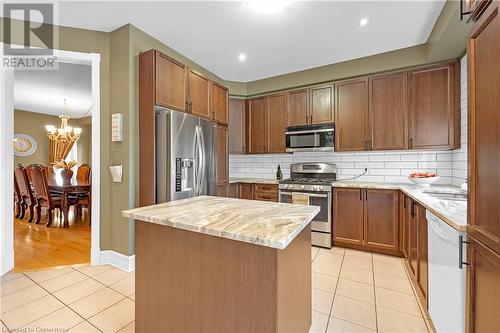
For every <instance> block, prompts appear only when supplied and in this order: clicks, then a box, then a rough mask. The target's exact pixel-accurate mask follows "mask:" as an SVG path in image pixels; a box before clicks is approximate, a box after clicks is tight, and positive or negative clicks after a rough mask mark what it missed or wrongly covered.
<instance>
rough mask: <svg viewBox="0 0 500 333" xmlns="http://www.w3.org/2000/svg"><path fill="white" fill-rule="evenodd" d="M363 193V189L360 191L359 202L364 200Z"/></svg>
mask: <svg viewBox="0 0 500 333" xmlns="http://www.w3.org/2000/svg"><path fill="white" fill-rule="evenodd" d="M361 192H363V190H362V189H360V190H359V200H360V201H361V200H363V196H362V194H361Z"/></svg>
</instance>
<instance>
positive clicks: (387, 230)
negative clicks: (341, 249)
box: [333, 188, 400, 255]
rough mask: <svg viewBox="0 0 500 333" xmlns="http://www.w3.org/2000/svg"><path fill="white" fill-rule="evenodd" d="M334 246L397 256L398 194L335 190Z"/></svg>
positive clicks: (377, 191)
mask: <svg viewBox="0 0 500 333" xmlns="http://www.w3.org/2000/svg"><path fill="white" fill-rule="evenodd" d="M333 201H334V202H333V207H334V208H333V209H334V212H333V213H334V220H333V237H334V243H335V245H339V246H346V247H352V248H356V249H361V250H370V251H373V252H380V253H385V254H392V255H399V254H400V253H399V191H396V190H379V189H354V188H336V189H334V194H333Z"/></svg>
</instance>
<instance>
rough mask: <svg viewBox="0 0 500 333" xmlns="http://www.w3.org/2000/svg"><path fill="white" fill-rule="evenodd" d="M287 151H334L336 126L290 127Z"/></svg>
mask: <svg viewBox="0 0 500 333" xmlns="http://www.w3.org/2000/svg"><path fill="white" fill-rule="evenodd" d="M285 136H286V151H287V152H295V151H333V150H334V149H335V126H334V124H333V123H332V124H324V125H308V126H294V127H288V128H287V129H286V132H285Z"/></svg>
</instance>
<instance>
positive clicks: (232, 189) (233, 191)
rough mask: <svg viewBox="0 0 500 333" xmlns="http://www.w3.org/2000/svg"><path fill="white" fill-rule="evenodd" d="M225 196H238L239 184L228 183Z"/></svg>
mask: <svg viewBox="0 0 500 333" xmlns="http://www.w3.org/2000/svg"><path fill="white" fill-rule="evenodd" d="M227 196H228V197H229V198H239V197H240V193H239V185H238V183H230V184H229V185H228V188H227Z"/></svg>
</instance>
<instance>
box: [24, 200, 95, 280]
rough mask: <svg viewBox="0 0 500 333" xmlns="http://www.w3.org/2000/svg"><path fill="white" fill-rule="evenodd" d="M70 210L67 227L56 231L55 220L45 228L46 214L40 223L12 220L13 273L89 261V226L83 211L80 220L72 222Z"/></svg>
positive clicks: (56, 222)
mask: <svg viewBox="0 0 500 333" xmlns="http://www.w3.org/2000/svg"><path fill="white" fill-rule="evenodd" d="M72 213H73V212H72V210H71V211H70V216H69V218H70V226H69V228H60V227H59V220H58V219H56V220H55V222H54V223H53V225H52V227H50V228H47V227H46V226H45V223H46V222H47V217H46V215H43V216H42V220H41V221H40V224H34V223H28V220H27V218H25V219H24V220H19V219H15V220H14V271H15V272H25V271H33V270H38V269H41V268H49V267H58V266H66V265H75V264H85V263H89V262H90V226H89V223H88V220H87V218H88V217H87V211H86V210H85V209H84V213H83V219H82V221H81V222H78V223H75V221H74V214H72Z"/></svg>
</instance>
